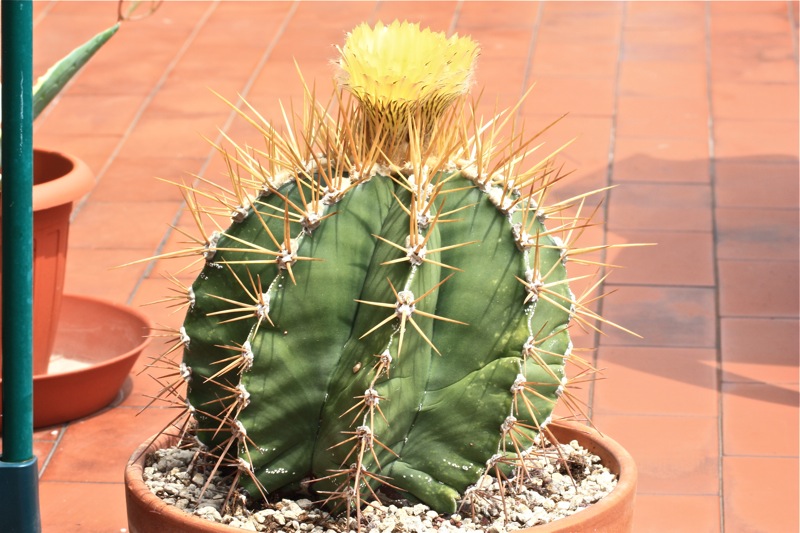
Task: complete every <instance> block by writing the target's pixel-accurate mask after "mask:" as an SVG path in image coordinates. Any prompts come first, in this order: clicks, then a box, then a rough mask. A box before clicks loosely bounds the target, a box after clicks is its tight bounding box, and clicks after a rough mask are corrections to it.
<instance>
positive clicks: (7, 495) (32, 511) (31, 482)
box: [0, 457, 42, 533]
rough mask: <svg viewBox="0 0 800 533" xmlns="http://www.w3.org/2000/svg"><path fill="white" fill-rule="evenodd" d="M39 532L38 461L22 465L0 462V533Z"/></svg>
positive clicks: (32, 460) (29, 461)
mask: <svg viewBox="0 0 800 533" xmlns="http://www.w3.org/2000/svg"><path fill="white" fill-rule="evenodd" d="M41 530H42V524H41V517H40V516H39V465H38V459H37V458H36V457H34V458H33V459H30V460H28V461H24V462H21V463H6V462H3V461H2V460H0V531H2V532H4V533H40V532H41Z"/></svg>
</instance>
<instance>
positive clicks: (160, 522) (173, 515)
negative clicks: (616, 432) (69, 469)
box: [125, 422, 637, 533]
mask: <svg viewBox="0 0 800 533" xmlns="http://www.w3.org/2000/svg"><path fill="white" fill-rule="evenodd" d="M550 427H551V428H552V431H553V434H554V435H555V437H556V438H557V439H558V441H559V442H570V441H572V440H577V441H578V442H579V443H580V444H581V445H582V446H583V447H585V448H586V449H588V450H589V451H590V452H592V453H594V454H596V455H598V456H600V458H601V459H602V460H603V464H604V465H605V466H607V467H608V468H609V469H610V470H611V471H612V472H614V473H615V474H616V475H617V476H618V477H619V481H618V483H617V486H616V488H614V490H613V491H612V492H611V493H610V494H609V495H608V496H606V497H605V498H603V499H602V500H600V501H599V502H597V503H595V504H594V505H592V506H590V507H589V508H588V509H585V510H583V511H580V512H578V513H575V514H574V515H571V516H568V517H566V518H562V519H561V520H557V521H555V522H551V523H549V524H544V525H541V526H536V527H531V528H526V529H520V530H517V531H518V532H519V533H567V532H571V533H577V532H580V533H583V532H590V531H597V532H603V533H630V532H631V531H633V508H634V499H635V494H636V479H637V471H636V464H635V463H634V461H633V458H632V457H631V455H630V454H629V453H628V452H627V451H626V450H625V449H624V448H623V447H622V446H620V445H619V444H618V443H616V442H615V441H613V440H612V439H610V438H608V437H605V436H603V435H601V434H600V433H598V432H597V431H595V430H593V429H591V428H588V427H586V426H584V425H582V424H577V423H574V422H560V423H557V424H553V425H552V426H550ZM176 442H177V439H176V438H175V437H174V436H171V435H160V436H158V437H156V438H154V439H150V440H148V441H147V442H145V443H144V444H142V445H141V446H140V447H139V448H138V449H137V450H136V451H135V452H134V453H133V455H132V456H131V458H130V460H129V461H128V464H127V466H126V467H125V499H126V502H127V509H128V531H129V532H130V533H151V532H153V531H170V532H171V533H214V532H216V533H234V532H237V531H238V532H240V531H242V530H241V529H238V528H234V527H230V526H226V525H223V524H217V523H215V522H210V521H208V520H205V519H203V518H200V517H197V516H194V515H191V514H189V513H186V512H184V511H182V510H180V509H178V508H177V507H175V506H172V505H169V504H167V503H164V502H163V501H162V500H161V498H159V497H158V496H156V495H155V494H153V493H152V492H150V489H149V488H148V487H147V485H146V484H145V482H144V478H143V473H144V467H145V461H146V460H147V457H148V456H150V455H152V454H153V452H155V450H159V449H162V448H168V447H170V446H173V445H174V444H175V443H176Z"/></svg>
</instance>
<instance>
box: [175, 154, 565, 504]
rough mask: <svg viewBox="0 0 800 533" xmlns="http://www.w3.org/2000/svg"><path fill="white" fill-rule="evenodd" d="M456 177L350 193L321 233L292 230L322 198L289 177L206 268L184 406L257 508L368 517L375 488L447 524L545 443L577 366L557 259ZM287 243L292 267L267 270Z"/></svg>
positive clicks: (509, 211) (524, 223) (380, 179)
mask: <svg viewBox="0 0 800 533" xmlns="http://www.w3.org/2000/svg"><path fill="white" fill-rule="evenodd" d="M452 166H453V167H455V169H454V170H449V171H447V172H444V171H439V172H437V173H436V174H435V175H433V176H432V177H431V178H429V179H428V180H427V182H426V183H425V184H424V186H423V185H420V183H418V181H419V178H415V177H414V176H413V175H410V174H409V173H408V172H406V173H396V174H394V175H393V176H391V177H390V176H388V175H382V174H381V173H378V174H375V175H372V176H371V177H360V178H359V179H358V180H356V181H353V182H348V183H350V185H351V186H350V187H349V188H348V189H347V190H346V192H345V193H344V194H341V195H339V196H340V197H338V198H336V199H335V201H329V202H326V201H320V202H318V205H319V207H318V208H317V209H316V211H315V213H314V214H315V215H316V216H318V217H320V218H322V220H321V221H319V222H318V223H317V222H316V221H314V220H310V219H309V218H308V217H306V219H304V220H298V219H299V216H297V214H296V213H294V212H292V213H289V211H291V206H303V205H306V204H307V203H308V202H309V198H310V197H311V196H313V195H314V194H316V195H317V197H319V198H322V197H323V196H324V194H325V192H330V188H329V187H328V188H326V186H325V185H324V183H323V182H322V180H320V178H319V176H318V175H317V174H315V175H314V176H315V178H314V179H311V178H310V177H309V176H307V175H305V176H304V175H300V176H299V177H298V176H295V177H294V179H293V180H290V181H289V182H288V183H286V184H284V185H282V186H280V187H278V188H276V189H275V190H273V191H271V192H269V193H265V194H262V195H261V196H260V197H259V199H258V200H257V201H256V202H254V205H253V206H250V207H248V208H247V214H246V216H243V215H242V214H240V215H239V216H238V217H237V219H238V220H239V221H234V222H233V223H232V224H231V226H230V228H228V229H227V230H225V232H224V233H222V235H221V236H220V237H219V238H218V240H217V241H216V250H215V251H213V252H211V251H209V252H208V253H207V254H206V258H207V264H206V266H205V268H204V269H203V271H202V273H201V274H200V276H199V277H198V278H197V280H196V281H195V283H194V285H193V286H192V292H193V294H194V302H193V305H192V307H191V309H190V311H189V312H188V313H187V317H186V320H185V323H184V331H185V338H186V342H185V350H184V365H185V366H186V367H188V368H189V369H190V372H191V376H192V377H191V381H190V384H189V389H188V397H187V399H188V403H189V404H190V405H191V406H192V407H193V408H194V409H195V410H196V413H195V418H196V419H197V420H198V423H199V429H200V430H199V432H198V434H199V436H200V438H201V439H202V440H204V441H205V442H206V443H208V444H210V445H212V446H213V445H218V446H227V447H228V448H230V450H229V453H230V451H235V453H238V456H239V458H240V461H241V462H242V464H246V465H248V467H252V471H253V473H254V474H255V477H256V478H257V479H258V481H259V483H260V484H261V485H262V487H263V488H264V489H266V490H267V491H269V492H275V491H282V490H283V491H291V490H294V489H296V488H297V487H298V486H299V483H300V482H301V481H304V480H309V479H311V480H318V481H316V482H315V483H313V484H312V489H313V490H316V491H319V492H320V493H322V494H334V495H335V496H337V498H339V497H342V498H343V497H347V496H348V492H347V491H348V490H351V491H352V492H351V493H350V494H353V493H356V492H357V493H358V497H359V498H363V497H367V496H368V495H369V494H370V490H371V489H370V488H369V487H368V486H367V485H369V486H370V487H371V488H372V490H374V489H375V488H376V487H377V486H378V485H380V483H381V482H380V481H378V479H379V478H378V477H379V476H380V479H382V480H384V481H385V482H386V483H388V484H390V485H392V486H393V487H396V488H398V489H400V490H401V491H403V492H406V493H408V494H410V495H411V496H412V497H413V498H416V499H419V500H421V501H423V502H425V503H427V504H429V505H430V506H432V507H433V508H435V509H438V510H441V511H449V512H453V511H454V510H455V507H456V501H457V500H458V498H459V497H460V496H461V495H462V494H463V492H464V490H465V488H466V487H467V486H468V485H469V484H471V483H474V482H475V481H476V480H477V479H478V477H479V476H480V475H481V474H482V473H483V472H485V471H486V470H487V461H488V462H490V465H492V464H494V463H496V462H498V461H502V459H501V458H502V457H503V456H504V455H515V454H517V453H519V452H521V451H522V450H521V449H518V448H520V447H523V448H524V447H528V446H530V445H531V444H532V442H533V438H534V436H535V434H536V433H537V430H538V428H539V427H540V426H543V425H545V424H546V420H547V419H548V417H549V415H550V412H551V411H552V409H553V407H554V404H555V402H556V400H557V397H558V395H559V393H560V386H561V384H562V378H563V376H564V370H563V369H564V363H565V359H566V357H568V356H569V350H570V340H569V335H568V332H567V330H566V326H567V323H568V321H569V318H570V306H571V302H573V297H572V295H571V293H570V292H569V288H568V286H567V283H566V270H565V266H564V264H563V257H564V256H563V253H562V252H563V251H562V248H561V246H560V245H559V242H558V241H557V240H556V239H554V238H553V237H552V236H550V234H549V233H547V231H546V229H545V228H544V226H543V224H542V219H543V218H544V217H543V216H541V213H540V212H538V211H537V209H536V206H535V205H533V203H532V202H529V201H528V200H527V199H523V200H522V201H521V202H519V203H518V204H516V205H515V206H514V207H511V208H509V207H508V205H509V202H512V201H514V200H517V199H519V194H520V191H506V192H505V193H504V192H503V191H502V189H501V187H499V186H497V185H492V184H491V183H489V182H482V181H481V180H480V179H478V177H476V176H474V175H470V172H469V169H467V168H465V169H464V170H463V171H462V170H460V169H459V168H457V167H458V165H452ZM328 173H329V174H331V175H340V174H342V173H341V172H338V173H337V172H332V173H331V172H330V171H328ZM384 174H388V172H387V173H384ZM298 184H299V185H298ZM312 191H314V192H313V193H312ZM426 202H427V203H428V209H427V211H424V210H419V209H417V206H419V205H423V204H424V203H426ZM287 206H289V207H287ZM254 210H255V211H254ZM301 211H303V210H302V209H301ZM423 211H424V212H423ZM306 212H308V211H307V210H306ZM290 215H291V216H290ZM412 216H413V219H412ZM312 218H313V217H312ZM414 233H416V234H417V236H414V235H413V234H414ZM290 238H291V239H290ZM414 239H416V243H417V245H418V246H417V248H416V249H415V248H414V247H413V243H414V242H415V241H414ZM284 241H286V242H289V243H290V244H291V248H292V250H291V251H292V252H293V253H294V254H295V255H296V258H292V257H289V256H286V257H285V258H276V257H277V256H276V253H278V252H277V251H279V250H280V245H282V243H283V242H284ZM423 241H424V249H423V248H422V247H421V246H419V244H420V243H422V242H423ZM392 243H393V244H392ZM415 250H416V251H415ZM266 251H271V252H266ZM286 252H288V250H286ZM284 260H285V262H282V261H284ZM265 261H266V262H265ZM287 267H288V268H287ZM540 280H541V283H540ZM542 283H543V284H546V286H547V293H548V295H549V297H548V298H540V297H539V290H540V288H541V287H542ZM234 302H236V303H234ZM259 302H260V307H259ZM245 304H247V305H245ZM236 309H239V311H237V312H232V311H233V310H236ZM239 318H241V319H240V320H231V319H239ZM565 356H566V357H565ZM230 361H236V362H237V363H236V364H237V366H236V368H233V369H231V370H229V371H227V372H225V373H222V374H219V372H220V371H221V370H222V369H223V368H224V367H225V366H226V364H228V363H229V362H230ZM216 374H219V375H216ZM215 375H216V376H215ZM212 376H215V377H213V379H208V378H211V377H212ZM231 435H233V437H234V438H231ZM226 443H227V444H226ZM354 465H355V466H354ZM348 487H349V489H348ZM251 492H252V493H255V491H254V490H251ZM339 499H341V498H339Z"/></svg>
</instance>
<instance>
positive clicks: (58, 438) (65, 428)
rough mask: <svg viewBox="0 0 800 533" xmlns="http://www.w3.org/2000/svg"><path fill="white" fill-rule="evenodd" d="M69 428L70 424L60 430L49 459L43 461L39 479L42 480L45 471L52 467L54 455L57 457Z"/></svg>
mask: <svg viewBox="0 0 800 533" xmlns="http://www.w3.org/2000/svg"><path fill="white" fill-rule="evenodd" d="M67 427H69V423H68V422H67V423H65V424H62V425H61V428H60V429H59V430H58V436H57V437H56V440H55V441H53V447H52V448H50V452H49V453H48V454H47V457H45V460H44V461H42V467H41V468H40V469H39V476H38V479H42V476H43V475H44V472H45V470H47V467H48V466H50V462H51V461H52V459H53V455H55V453H56V449H57V448H58V446H59V444H61V440H62V439H63V438H64V434H65V433H66V432H67Z"/></svg>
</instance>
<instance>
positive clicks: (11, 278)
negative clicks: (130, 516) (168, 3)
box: [0, 0, 41, 533]
mask: <svg viewBox="0 0 800 533" xmlns="http://www.w3.org/2000/svg"><path fill="white" fill-rule="evenodd" d="M2 82H3V87H2V106H3V136H2V154H3V160H2V172H3V178H2V193H1V194H0V196H2V241H3V242H2V246H3V265H2V268H3V285H2V290H3V302H2V305H3V308H2V309H3V369H2V378H3V412H2V415H3V418H2V422H3V452H2V456H0V531H3V532H9V533H11V532H20V533H22V532H26V533H27V532H38V531H41V520H40V516H39V490H38V476H37V473H38V468H37V461H36V457H35V456H34V454H33V207H32V203H33V198H32V189H33V115H32V94H31V93H32V89H33V5H32V3H31V1H30V0H2Z"/></svg>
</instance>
